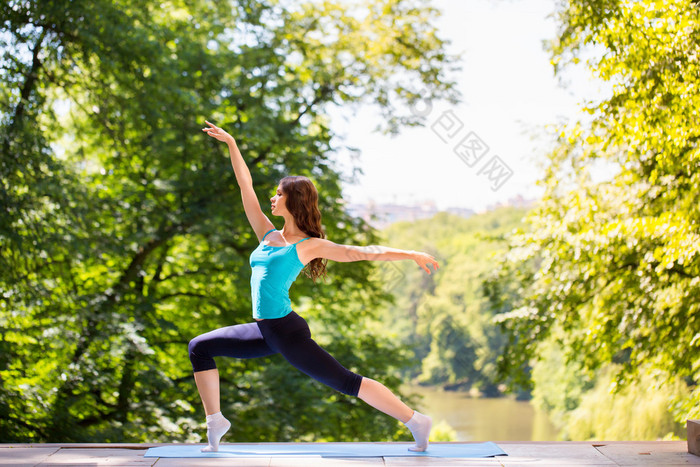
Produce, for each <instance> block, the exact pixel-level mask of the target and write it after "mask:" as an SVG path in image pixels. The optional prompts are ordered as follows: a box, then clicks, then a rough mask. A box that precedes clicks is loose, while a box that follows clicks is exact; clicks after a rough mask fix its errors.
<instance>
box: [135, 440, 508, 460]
mask: <svg viewBox="0 0 700 467" xmlns="http://www.w3.org/2000/svg"><path fill="white" fill-rule="evenodd" d="M412 445H413V444H412V443H306V444H304V443H256V444H238V443H236V444H222V445H220V446H219V451H218V452H201V451H200V449H202V447H204V446H206V445H205V444H175V445H170V446H159V447H156V448H150V449H149V450H148V451H146V454H145V455H144V457H272V456H280V457H295V456H321V457H493V456H507V455H508V454H506V453H505V452H504V451H503V450H502V449H501V448H499V447H498V446H497V445H496V444H494V443H492V442H486V443H449V444H440V443H431V444H430V445H429V446H428V450H427V451H425V452H412V451H409V450H408V447H409V446H412Z"/></svg>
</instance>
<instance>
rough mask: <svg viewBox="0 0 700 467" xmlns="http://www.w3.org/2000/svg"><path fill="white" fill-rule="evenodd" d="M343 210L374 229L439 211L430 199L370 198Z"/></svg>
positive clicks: (464, 211)
mask: <svg viewBox="0 0 700 467" xmlns="http://www.w3.org/2000/svg"><path fill="white" fill-rule="evenodd" d="M534 202H535V200H532V199H525V198H523V197H522V196H520V195H517V196H514V197H513V198H510V199H509V200H508V201H505V202H501V203H496V204H492V205H490V206H489V207H488V208H486V209H485V210H484V211H480V212H487V211H493V210H494V209H498V208H501V207H505V206H513V207H530V206H532V205H533V204H534ZM345 211H346V212H347V213H348V214H350V215H351V216H353V217H360V218H362V219H363V220H364V221H365V222H367V223H368V224H370V225H371V226H372V227H374V228H376V229H383V228H384V227H386V226H388V225H390V224H393V223H394V222H401V221H417V220H420V219H429V218H431V217H433V216H434V215H435V214H437V213H438V212H441V210H439V209H438V208H437V206H436V205H435V202H434V201H432V200H427V201H423V202H421V203H418V204H416V205H413V206H404V205H400V204H394V203H377V202H375V201H373V200H370V201H369V202H367V203H348V204H347V205H346V206H345ZM442 211H445V212H448V213H450V214H454V215H456V216H460V217H464V218H465V219H466V218H468V217H471V216H473V215H474V214H477V212H476V211H474V210H473V209H469V208H458V207H452V208H447V209H443V210H442Z"/></svg>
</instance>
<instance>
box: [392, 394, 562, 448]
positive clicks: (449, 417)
mask: <svg viewBox="0 0 700 467" xmlns="http://www.w3.org/2000/svg"><path fill="white" fill-rule="evenodd" d="M404 391H405V392H404V393H409V394H410V393H414V394H419V395H421V396H423V399H422V401H421V402H419V403H418V404H417V407H416V408H417V410H418V411H420V412H421V413H424V414H427V415H430V416H431V417H432V418H433V427H436V426H437V424H439V423H440V422H441V421H445V422H447V423H448V424H449V425H450V427H452V429H454V430H455V431H456V432H457V440H456V441H554V440H557V433H558V430H557V429H556V427H555V426H554V425H553V424H552V422H551V421H550V420H549V419H548V418H547V415H546V414H544V413H542V412H540V411H538V410H535V408H534V407H533V406H532V404H530V402H525V401H516V400H514V399H511V398H505V397H504V398H473V397H470V396H469V395H468V394H466V393H463V392H455V391H442V390H439V389H434V388H425V387H420V386H410V387H406V388H404Z"/></svg>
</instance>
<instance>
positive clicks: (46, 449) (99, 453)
mask: <svg viewBox="0 0 700 467" xmlns="http://www.w3.org/2000/svg"><path fill="white" fill-rule="evenodd" d="M496 443H497V444H498V445H499V446H500V447H501V449H503V450H504V451H505V452H506V453H508V456H501V457H494V458H477V459H447V458H434V457H433V458H431V457H427V458H416V457H365V458H361V457H360V458H358V457H355V458H322V457H319V456H309V457H277V456H275V457H248V458H231V457H228V458H218V459H213V458H209V459H205V458H196V459H172V458H167V459H166V458H150V457H143V456H144V454H145V453H146V451H147V450H148V448H150V447H155V446H163V444H0V465H12V466H17V467H19V466H63V467H65V466H67V465H73V466H94V465H100V466H102V465H104V466H157V467H163V466H215V465H228V466H251V467H258V466H259V467H263V466H264V467H287V466H288V467H292V466H295V467H316V466H340V467H342V466H347V467H355V466H365V465H367V466H421V465H429V466H458V465H465V466H492V467H493V466H504V467H515V466H536V465H548V466H569V465H572V466H573V465H585V466H679V465H697V466H700V457H698V456H695V455H693V454H689V453H688V451H687V443H686V442H685V441H614V442H604V441H601V442H512V441H509V442H496ZM224 444H227V445H228V444H235V443H224ZM407 444H408V443H407ZM435 444H440V443H435Z"/></svg>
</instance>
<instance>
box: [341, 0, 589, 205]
mask: <svg viewBox="0 0 700 467" xmlns="http://www.w3.org/2000/svg"><path fill="white" fill-rule="evenodd" d="M433 5H435V6H436V7H437V8H439V9H440V10H442V11H443V15H442V17H441V18H440V20H439V21H438V22H437V27H438V30H439V31H440V37H442V38H443V39H446V40H450V41H451V44H450V45H449V48H448V51H449V52H450V53H458V52H462V63H461V65H462V71H460V72H458V74H457V75H456V76H455V79H456V80H457V82H458V87H459V89H460V91H461V92H462V97H463V102H462V103H461V104H460V105H457V106H452V105H450V104H449V103H434V106H433V110H432V111H431V112H430V113H429V114H428V118H427V125H426V126H425V127H422V128H421V127H416V128H406V129H403V130H402V131H401V133H400V135H399V136H398V137H395V138H392V137H390V136H382V135H381V134H379V133H373V132H372V131H373V128H374V127H375V126H376V124H377V123H378V122H379V120H378V119H379V118H380V117H379V115H378V113H377V112H376V111H374V110H373V109H369V108H366V109H364V110H362V111H360V112H358V113H357V115H355V116H352V115H351V113H350V111H347V112H346V116H347V117H348V120H347V121H346V120H344V119H343V118H340V117H339V115H338V114H337V112H340V111H343V109H340V110H339V111H335V112H333V114H332V115H333V125H332V128H333V129H334V130H335V131H336V132H337V133H339V134H341V135H343V136H344V137H345V139H344V140H343V141H342V143H343V144H345V145H349V146H355V147H358V148H359V149H360V150H361V151H362V152H361V155H360V157H359V158H358V159H357V160H356V161H355V162H354V164H355V165H359V166H360V167H361V168H362V170H363V171H364V174H361V175H359V176H358V178H359V182H358V183H357V184H355V185H350V184H346V185H345V186H344V194H345V199H346V200H347V201H348V202H352V203H364V202H367V201H368V200H370V199H371V200H374V201H376V202H379V203H381V202H395V203H398V204H407V205H413V204H416V203H419V202H422V201H426V200H433V201H434V202H435V203H436V204H437V207H438V208H439V209H446V208H448V207H463V208H471V209H474V210H476V211H482V210H484V209H486V208H487V207H488V206H491V205H493V204H495V203H498V202H506V201H507V200H508V199H510V198H512V197H514V196H517V195H522V196H524V197H525V198H536V197H538V196H539V195H540V194H541V193H542V189H541V188H540V187H539V186H537V185H536V184H535V182H536V180H538V179H539V178H540V174H539V170H538V169H537V166H536V164H535V160H537V159H540V160H541V159H542V158H543V157H544V154H545V152H546V146H547V138H546V137H543V136H544V135H545V132H544V128H545V125H549V124H553V123H556V122H557V121H560V120H561V119H562V118H566V119H573V118H575V117H576V114H577V112H578V109H579V103H580V102H583V100H584V99H585V98H589V97H593V95H592V93H593V92H594V84H593V82H592V81H589V79H588V75H587V73H586V72H585V70H584V69H583V67H581V68H580V70H579V71H575V72H569V73H568V74H567V79H568V80H569V81H570V83H569V84H568V85H567V87H566V88H564V87H562V86H561V85H560V84H559V81H558V79H557V78H555V77H554V72H553V67H552V66H551V64H550V63H549V56H548V54H547V52H545V51H544V49H543V45H542V41H543V40H545V39H549V38H552V37H554V36H555V34H556V24H555V22H554V19H553V18H548V16H549V15H550V14H551V13H552V12H553V11H554V6H555V4H554V1H552V0H549V1H545V0H507V1H495V0H469V1H456V0H433ZM445 112H450V113H449V114H447V115H448V116H445V115H446V114H445ZM460 123H461V124H462V125H463V126H461V128H460ZM450 124H451V125H453V126H450ZM434 125H437V132H436V131H434V130H433V129H431V127H432V126H434ZM470 132H474V133H475V134H476V135H478V137H480V138H481V140H482V141H483V143H485V144H486V146H488V152H486V153H485V154H484V155H483V157H482V158H481V159H478V161H475V157H476V156H475V154H477V153H476V152H475V151H474V149H467V150H465V151H466V152H465V151H463V152H462V153H463V155H464V159H466V160H468V161H472V162H473V164H472V166H469V165H467V163H465V161H464V160H463V158H462V157H460V156H459V155H458V154H457V153H455V152H454V148H455V146H457V145H458V143H459V142H460V141H461V140H463V139H464V138H467V135H468V134H469V133H470ZM440 135H442V138H441V136H440ZM535 135H539V137H538V139H537V140H533V136H535ZM443 139H444V140H445V141H443ZM471 140H472V138H469V139H467V143H469V142H470V141H471ZM465 144H466V143H465ZM473 147H474V146H471V148H473ZM494 156H498V157H499V158H500V161H498V160H493V159H492V158H493V157H494ZM338 161H339V166H340V167H341V168H342V169H343V170H344V171H345V172H346V173H348V174H349V173H350V167H351V166H352V165H351V164H353V162H352V161H351V158H350V155H349V154H341V155H339V157H338ZM494 164H495V165H494ZM484 169H486V170H484ZM488 169H493V170H491V171H490V172H489V170H488ZM480 172H481V173H480ZM511 172H512V175H511V176H510V177H508V174H509V173H511ZM489 173H490V174H491V177H492V179H491V180H490V179H489V176H488V175H489ZM494 188H497V189H494Z"/></svg>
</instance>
